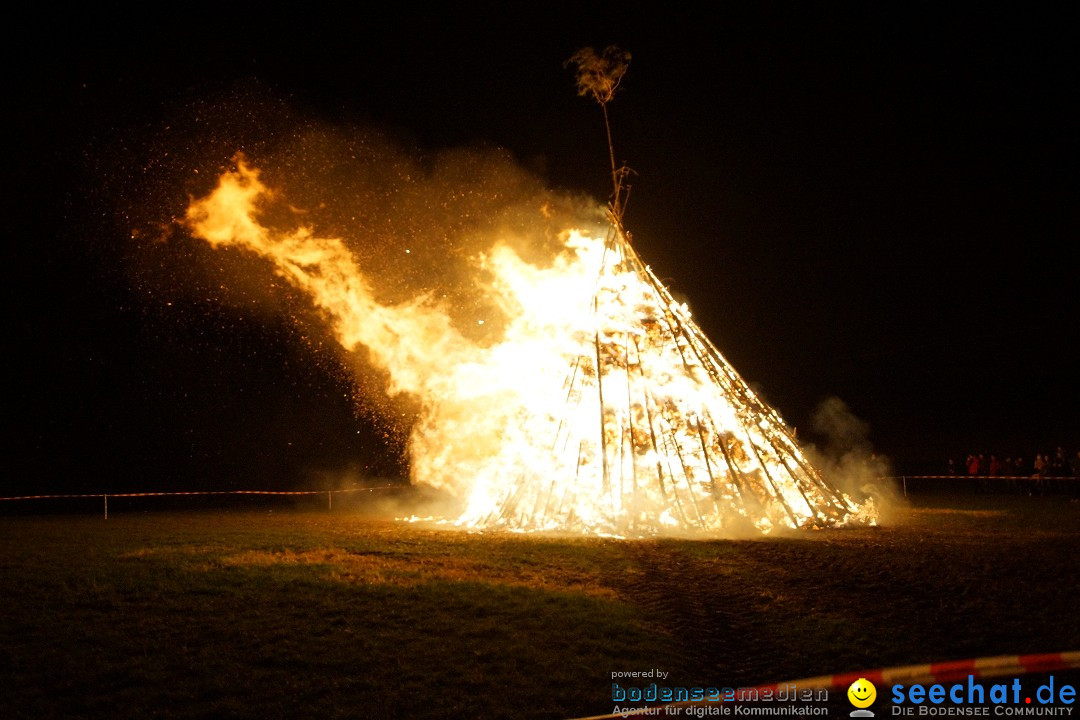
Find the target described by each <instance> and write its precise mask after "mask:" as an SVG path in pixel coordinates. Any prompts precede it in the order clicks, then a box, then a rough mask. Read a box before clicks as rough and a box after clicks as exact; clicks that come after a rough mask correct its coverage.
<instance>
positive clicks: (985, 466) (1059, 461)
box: [946, 447, 1080, 487]
mask: <svg viewBox="0 0 1080 720" xmlns="http://www.w3.org/2000/svg"><path fill="white" fill-rule="evenodd" d="M946 472H947V473H948V474H949V475H967V476H970V477H978V478H996V477H1000V478H1007V479H1012V480H1034V481H1036V487H1045V486H1046V483H1048V482H1049V481H1050V480H1051V479H1053V478H1071V479H1074V480H1077V482H1080V450H1077V451H1076V452H1075V453H1073V454H1072V455H1069V454H1068V453H1066V452H1065V449H1064V448H1062V447H1058V448H1057V449H1056V450H1055V451H1054V452H1052V453H1049V452H1048V453H1036V454H1035V457H1034V458H1032V459H1031V460H1025V459H1024V458H1023V457H1022V456H1016V457H1013V456H1011V455H1006V456H1004V457H1000V456H998V455H996V454H991V455H984V454H982V453H979V454H975V453H972V454H969V455H968V456H967V458H966V459H965V460H964V464H963V465H962V466H957V463H956V461H955V460H954V459H953V458H949V461H948V467H947V469H946Z"/></svg>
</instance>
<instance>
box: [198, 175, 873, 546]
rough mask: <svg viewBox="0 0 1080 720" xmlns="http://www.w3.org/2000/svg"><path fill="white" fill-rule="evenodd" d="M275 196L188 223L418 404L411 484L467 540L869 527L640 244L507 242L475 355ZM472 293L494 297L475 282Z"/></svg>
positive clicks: (566, 238) (215, 196)
mask: <svg viewBox="0 0 1080 720" xmlns="http://www.w3.org/2000/svg"><path fill="white" fill-rule="evenodd" d="M273 200H274V193H273V192H272V191H271V190H270V189H268V188H267V187H266V186H265V185H264V184H263V183H262V182H261V180H260V177H259V172H258V170H256V169H254V168H251V167H249V166H248V165H247V164H245V163H244V162H242V161H241V162H239V163H238V166H237V168H236V170H235V171H230V172H226V173H225V174H223V175H222V176H221V178H220V181H219V184H218V186H217V188H216V189H215V190H214V191H213V192H212V193H210V194H209V195H207V196H206V197H204V198H201V199H197V200H194V201H193V202H192V204H191V206H190V207H189V209H188V213H187V223H188V226H189V227H190V229H191V230H192V232H193V233H194V234H195V235H196V236H197V237H200V238H203V239H205V240H206V241H207V242H209V243H210V244H211V245H213V246H214V247H223V246H237V247H240V248H244V249H246V250H248V251H251V252H254V253H257V254H258V255H259V256H261V257H263V258H265V259H268V260H270V261H271V262H272V263H273V267H274V269H275V272H276V273H277V274H278V275H280V276H281V277H283V278H285V279H286V280H287V281H288V282H289V283H291V284H292V285H293V286H295V287H296V288H298V289H300V290H302V291H304V292H305V293H307V294H308V295H309V296H310V298H311V300H312V302H313V303H314V304H315V306H316V307H317V308H318V309H319V310H320V311H321V312H322V313H323V315H324V317H325V319H326V322H327V323H328V325H329V327H330V328H331V329H332V330H333V332H334V334H335V336H336V337H337V339H338V341H339V342H340V343H341V345H342V347H344V348H345V349H346V350H350V351H351V350H353V349H355V348H357V347H358V346H361V345H362V346H364V347H365V348H367V349H368V351H369V352H370V357H371V359H372V362H374V363H375V364H376V365H377V366H379V367H380V368H382V369H384V370H385V371H386V372H387V373H388V376H389V383H390V387H389V391H390V392H391V393H392V394H396V393H407V394H409V395H411V396H413V397H415V398H417V399H418V400H419V402H420V404H421V408H422V409H421V413H420V416H419V420H418V422H417V424H416V426H415V427H414V428H413V431H412V435H411V438H410V444H409V451H410V461H411V472H412V477H413V481H414V482H415V483H420V484H427V485H431V486H434V487H437V488H441V489H444V490H447V491H449V492H450V493H452V494H453V495H455V496H456V497H458V498H460V499H461V502H462V508H463V509H462V510H461V513H460V515H459V516H458V517H457V518H456V520H454V522H455V523H456V524H458V525H463V526H468V527H476V528H505V529H510V530H522V531H531V530H566V531H576V532H589V533H599V534H611V535H628V534H651V533H658V532H668V531H704V532H708V533H724V532H731V531H734V530H735V529H737V528H741V527H753V528H755V529H756V530H758V531H760V532H763V533H767V532H770V531H772V530H773V529H775V528H778V527H787V528H797V527H823V526H828V525H836V524H843V523H848V522H873V519H874V508H873V506H872V504H871V503H869V502H867V503H865V504H863V505H860V504H859V503H857V502H855V501H854V500H853V499H852V498H850V497H848V496H847V495H844V494H843V493H841V492H839V491H837V490H836V489H835V488H833V487H832V486H830V485H829V484H828V483H827V482H825V481H824V480H823V478H822V477H821V476H820V475H819V474H818V473H817V471H816V470H815V469H814V468H813V467H811V466H810V464H809V463H808V462H807V461H806V459H805V458H804V456H803V454H802V453H801V451H800V449H799V447H798V446H797V444H796V443H795V441H794V439H793V437H792V435H791V434H790V433H789V431H788V430H787V428H786V426H785V425H784V423H783V421H782V419H781V418H780V417H779V415H778V414H777V413H776V412H775V411H774V410H773V409H772V408H770V407H769V406H767V405H766V404H765V403H764V402H762V401H761V400H760V399H759V398H758V397H757V396H756V395H755V394H754V393H753V392H752V391H751V390H750V388H749V387H748V386H747V384H746V383H745V382H744V381H743V380H742V379H741V378H740V377H739V376H738V374H737V373H735V371H734V370H733V369H732V368H731V367H730V365H728V363H727V362H726V361H725V360H724V359H723V357H722V356H721V355H720V353H719V352H718V351H717V350H716V348H715V347H714V346H713V345H712V344H711V343H710V342H709V341H708V339H707V338H706V337H705V336H704V334H703V333H702V332H701V331H700V329H699V328H698V327H697V325H696V324H695V323H694V321H693V319H692V317H691V315H690V312H689V309H688V308H687V307H686V306H685V305H682V304H679V303H676V302H675V301H674V300H673V299H672V298H671V295H670V294H669V293H668V292H667V290H666V288H664V286H663V285H662V284H661V283H660V282H659V280H657V278H656V277H655V275H653V273H652V272H651V271H650V270H649V268H648V267H647V266H645V265H644V264H643V263H642V262H641V260H640V259H639V258H638V256H637V254H636V253H635V252H634V250H633V248H632V247H631V246H630V244H629V242H628V240H627V237H626V234H625V232H624V231H623V229H622V227H621V224H620V223H619V221H618V220H617V219H614V218H611V220H610V223H609V225H607V226H606V227H605V226H598V227H590V228H572V229H567V230H566V231H564V232H563V233H562V235H561V237H562V240H563V244H564V247H563V250H562V251H561V253H560V254H559V255H558V256H557V257H556V258H555V259H554V262H553V263H551V265H550V266H547V267H537V266H534V265H531V264H529V263H527V262H525V261H524V260H522V259H521V258H520V257H519V256H518V255H517V254H516V253H515V252H514V251H513V250H512V249H510V248H509V247H508V246H507V245H505V244H500V243H495V244H494V245H493V246H492V247H491V248H490V249H489V250H488V251H487V252H486V253H484V254H483V255H482V256H481V257H480V258H479V259H478V262H477V268H476V269H477V271H478V277H482V276H483V277H490V278H492V280H490V281H486V282H487V283H488V287H487V288H486V289H487V292H489V293H490V294H491V295H492V296H493V297H495V298H497V300H498V305H499V306H500V307H501V308H502V310H503V312H504V313H505V314H506V317H507V323H506V327H505V330H504V332H503V334H502V336H501V339H500V340H499V342H497V343H496V344H494V345H491V346H481V345H478V344H476V343H474V342H471V341H470V340H468V339H467V338H466V337H464V336H463V335H462V334H461V333H460V332H458V331H457V330H456V329H455V328H454V327H453V324H452V323H451V320H450V317H449V315H448V313H447V312H446V311H445V310H444V309H443V308H440V307H439V305H438V304H437V303H436V302H435V301H434V300H433V299H432V298H431V297H427V296H421V297H417V298H415V299H414V300H412V301H410V302H408V303H405V304H400V305H394V306H386V305H382V304H380V303H379V302H377V301H376V300H375V298H374V296H373V294H372V290H371V285H370V282H369V280H368V279H367V278H366V277H365V276H364V275H363V274H362V272H361V270H360V269H359V268H358V267H357V265H356V262H355V260H354V258H353V256H352V253H351V252H350V251H349V249H348V247H347V246H346V245H345V243H344V242H343V241H342V240H341V239H340V238H324V237H318V236H317V235H316V234H315V233H314V232H313V231H312V230H311V229H310V228H307V227H300V228H297V229H295V230H291V231H288V232H279V231H276V230H273V229H271V228H268V227H266V226H264V225H262V224H261V223H260V220H259V216H260V212H259V209H260V207H261V204H262V203H266V202H272V201H273ZM477 282H480V280H478V281H477Z"/></svg>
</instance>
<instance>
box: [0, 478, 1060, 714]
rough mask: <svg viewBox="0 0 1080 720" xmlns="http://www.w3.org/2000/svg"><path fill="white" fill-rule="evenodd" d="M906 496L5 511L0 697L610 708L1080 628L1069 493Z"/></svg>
mask: <svg viewBox="0 0 1080 720" xmlns="http://www.w3.org/2000/svg"><path fill="white" fill-rule="evenodd" d="M907 503H908V504H906V505H904V506H901V507H898V508H897V509H896V511H895V512H894V513H893V514H892V516H891V517H890V518H889V520H888V522H887V523H886V524H885V525H884V526H882V527H877V528H860V529H838V530H829V531H814V532H807V533H800V534H795V535H792V536H787V537H779V538H763V539H755V540H715V539H714V540H681V539H679V540H676V539H653V540H618V539H603V538H580V537H579V538H560V537H550V536H523V535H501V534H471V533H466V532H460V531H450V530H445V529H439V528H433V527H425V526H420V525H416V524H410V523H404V522H399V521H396V520H394V519H392V518H386V517H380V516H378V515H375V514H373V513H371V512H369V509H370V508H366V507H364V506H359V505H353V506H349V505H346V504H336V505H335V507H334V508H333V509H332V510H329V509H326V508H320V507H314V506H309V507H285V506H260V507H259V508H258V509H247V510H237V509H235V508H234V509H217V510H210V509H205V508H203V509H199V510H187V511H183V510H180V511H178V510H177V509H175V508H173V509H171V510H168V511H166V510H162V509H160V508H158V507H155V506H152V505H150V504H149V501H147V502H146V503H144V504H143V505H141V506H140V504H139V503H138V502H136V501H130V502H129V504H127V505H114V506H113V507H111V508H110V514H109V518H108V519H107V520H106V519H104V518H103V517H102V516H101V515H89V514H66V515H22V516H12V515H9V516H6V517H0V606H2V607H3V616H4V632H3V634H2V636H0V677H2V680H3V687H4V692H3V693H2V694H0V717H5V718H22V717H27V718H29V717H35V718H37V717H43V716H45V717H110V718H112V717H160V718H180V717H184V718H189V717H208V718H209V717H215V718H220V717H235V718H266V717H294V718H301V717H312V718H334V717H388V718H457V717H484V718H500V717H506V718H574V717H581V716H586V715H594V714H601V713H608V712H611V711H612V708H613V707H614V705H616V704H618V703H613V702H612V701H611V694H612V687H611V684H612V673H615V672H638V671H648V670H650V669H658V670H662V671H663V672H665V673H668V676H667V680H666V682H667V683H668V684H669V685H671V686H695V685H700V686H706V687H707V686H719V687H725V686H732V687H740V686H747V685H755V684H760V683H771V682H785V681H789V680H796V679H800V678H806V677H811V676H816V675H824V674H832V673H841V672H858V671H860V670H864V669H873V668H879V667H885V666H896V665H909V664H916V663H926V662H933V661H942V660H950V659H963V658H970V657H980V656H992V655H1010V654H1018V653H1046V652H1059V651H1070V650H1077V649H1080V618H1078V616H1077V613H1076V610H1075V607H1076V597H1077V589H1078V581H1077V578H1078V577H1080V552H1078V551H1080V503H1077V502H1074V501H1072V500H1070V499H1069V498H1068V497H1064V496H1047V497H1027V496H1022V495H990V494H986V495H970V494H950V495H944V494H942V495H932V494H924V495H922V496H920V497H912V498H909V499H908V501H907ZM1058 677H1059V682H1061V678H1063V677H1064V678H1066V679H1068V678H1075V674H1072V675H1068V674H1063V675H1059V676H1058ZM642 684H644V681H642ZM881 692H882V690H881V689H879V693H881ZM849 709H850V707H847V708H845V712H846V710H849Z"/></svg>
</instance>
